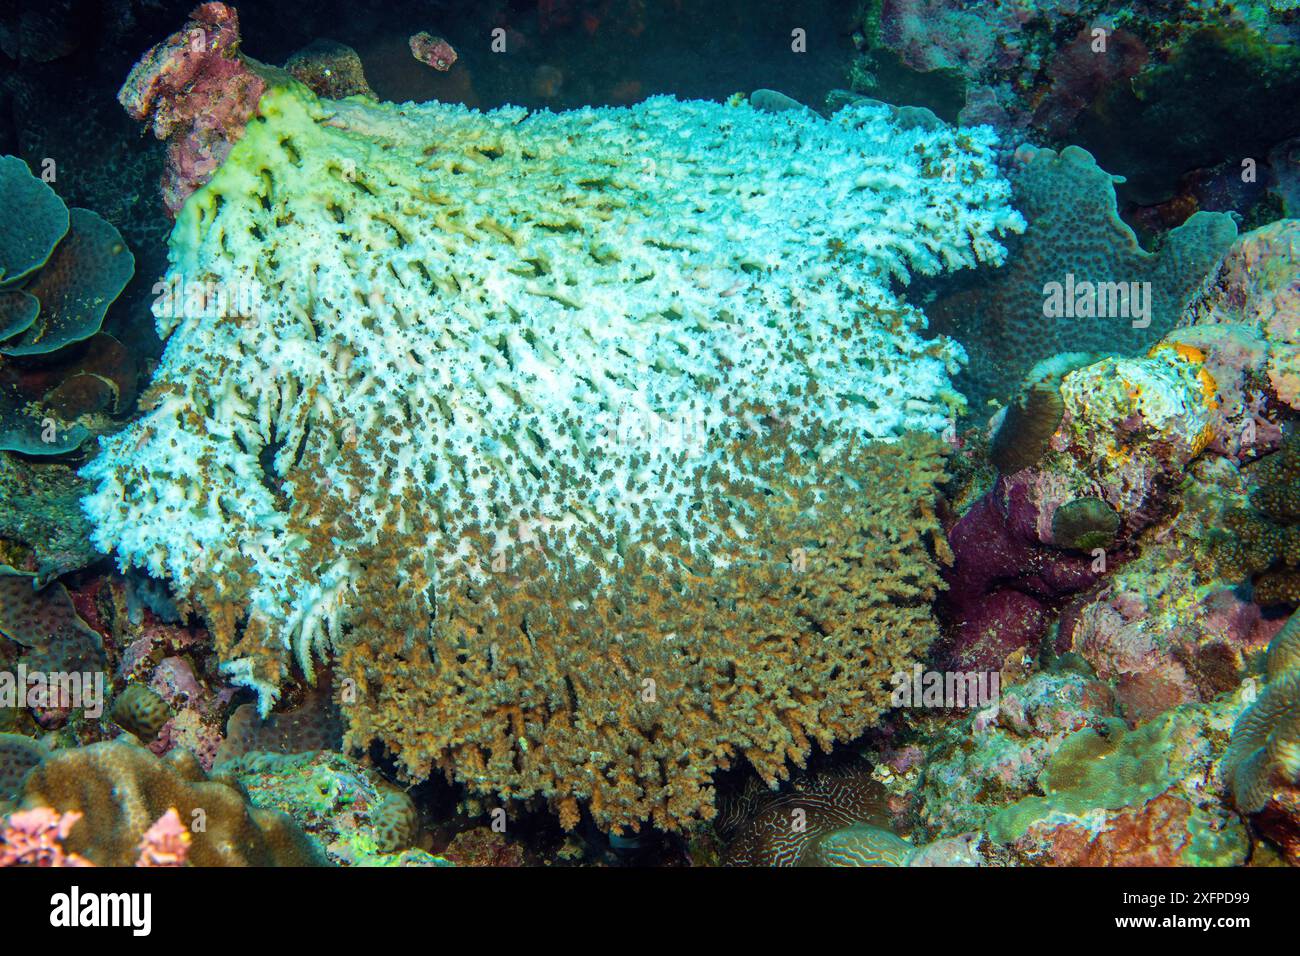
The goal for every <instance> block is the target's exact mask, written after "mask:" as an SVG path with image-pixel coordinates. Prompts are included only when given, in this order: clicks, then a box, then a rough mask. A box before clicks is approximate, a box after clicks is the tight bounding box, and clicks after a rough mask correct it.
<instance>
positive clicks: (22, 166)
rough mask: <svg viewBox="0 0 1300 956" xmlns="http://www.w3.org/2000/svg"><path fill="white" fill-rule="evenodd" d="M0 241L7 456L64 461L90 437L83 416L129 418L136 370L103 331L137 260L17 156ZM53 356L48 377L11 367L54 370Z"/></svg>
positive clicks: (6, 175)
mask: <svg viewBox="0 0 1300 956" xmlns="http://www.w3.org/2000/svg"><path fill="white" fill-rule="evenodd" d="M0 233H3V238H2V239H0V355H2V356H5V357H6V358H0V450H7V451H21V452H23V453H25V454H29V455H57V454H63V453H65V452H69V451H72V450H73V449H75V448H76V447H77V446H78V445H80V444H81V443H82V442H83V441H85V440H86V438H87V437H88V436H89V435H90V431H89V430H88V429H87V428H86V427H85V425H84V424H82V423H81V422H80V421H78V418H79V417H80V416H81V415H82V414H83V413H86V412H97V411H101V410H104V409H107V410H109V411H110V412H113V413H116V412H119V411H122V410H123V408H124V407H125V406H126V405H127V404H129V402H130V401H131V398H132V397H133V396H134V391H135V378H134V366H133V364H132V363H131V362H130V361H129V357H128V356H125V354H124V350H123V349H122V347H121V345H120V343H118V342H117V340H116V339H114V338H113V337H112V336H110V335H107V334H104V333H101V332H100V331H99V330H100V327H101V325H102V324H103V322H104V314H105V312H106V311H107V310H108V307H109V306H110V305H112V303H113V301H114V300H115V299H116V298H117V297H118V295H119V294H120V293H121V292H122V290H123V289H124V288H125V287H126V284H127V282H129V281H130V279H131V277H132V276H133V275H134V274H135V257H134V256H132V255H131V252H130V250H128V249H127V247H126V244H125V243H124V242H123V241H122V236H121V234H120V233H119V232H118V231H117V229H116V227H114V226H113V225H112V224H111V223H109V222H108V221H107V220H105V219H104V218H103V217H101V216H99V215H97V214H96V213H93V212H91V211H90V210H88V209H78V208H75V207H74V208H73V209H71V210H69V209H68V208H67V207H66V206H64V204H63V202H62V201H61V200H60V199H59V197H58V196H57V195H55V193H54V191H53V190H52V189H51V188H50V187H49V186H48V185H46V183H44V182H43V181H41V180H40V179H37V178H36V177H35V176H33V175H32V173H31V171H30V170H29V169H28V168H27V164H26V163H24V162H23V161H22V160H21V159H19V158H18V157H16V156H0ZM80 343H87V344H85V345H81V346H80V347H79V348H77V349H75V350H74V349H73V348H72V347H73V346H78V345H79V344H80ZM65 350H66V351H65ZM74 351H75V352H76V353H77V354H69V353H72V352H74ZM53 353H59V356H60V358H61V360H62V367H58V368H55V369H49V368H46V369H45V370H44V373H42V370H41V369H40V368H39V367H38V368H32V367H30V366H31V362H30V361H27V362H25V363H24V364H22V365H18V364H15V362H14V361H13V360H14V359H15V358H18V359H25V360H32V359H33V358H39V360H40V361H41V362H43V363H44V364H45V365H46V366H49V365H50V364H52V363H54V362H56V361H57V360H54V359H51V355H52V354H53ZM123 365H126V366H129V367H130V371H129V372H124V371H123V370H122V366H123Z"/></svg>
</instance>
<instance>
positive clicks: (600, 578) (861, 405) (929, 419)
mask: <svg viewBox="0 0 1300 956" xmlns="http://www.w3.org/2000/svg"><path fill="white" fill-rule="evenodd" d="M258 112H259V115H258V116H257V117H256V118H255V119H254V120H252V121H251V122H249V124H248V127H247V129H246V131H245V133H244V136H243V139H242V140H240V142H239V143H238V144H237V145H235V146H234V147H233V149H232V150H231V152H230V154H229V156H228V157H227V158H226V160H225V162H224V163H223V164H222V165H221V167H220V168H219V169H218V170H217V171H216V172H215V174H214V175H213V176H212V178H211V180H210V182H208V183H207V184H206V185H205V186H204V187H203V188H201V189H199V190H198V191H197V192H195V193H194V194H193V195H192V196H191V197H190V198H189V200H188V201H187V202H186V203H185V205H184V206H183V207H182V208H181V209H180V211H179V213H178V215H177V219H176V226H175V229H174V232H173V234H172V239H171V262H172V268H171V273H170V275H169V282H170V283H172V284H173V285H174V286H175V287H177V288H185V287H187V285H192V284H194V283H199V284H202V285H203V286H205V287H207V288H216V289H220V290H225V291H226V293H227V294H226V295H225V296H217V297H215V298H209V299H208V300H207V302H208V303H209V304H210V307H206V308H198V309H196V308H192V307H191V308H186V307H180V308H175V309H173V308H172V306H173V305H174V304H175V302H174V301H173V300H172V299H170V298H167V297H165V298H164V299H163V300H162V301H161V302H160V304H159V305H158V306H157V307H156V309H155V313H156V315H157V318H158V326H159V331H160V333H161V334H162V335H164V336H168V337H169V341H168V344H167V349H166V352H165V354H164V356H163V360H162V364H161V367H160V369H159V371H158V373H157V375H156V377H155V380H154V383H153V386H152V387H151V389H150V390H149V392H148V393H147V394H146V395H145V396H144V397H143V399H142V404H144V405H145V406H146V408H147V411H146V413H145V414H144V415H143V417H142V418H141V419H140V420H138V421H136V422H135V423H133V424H132V425H131V426H130V427H129V428H127V429H126V430H124V431H123V432H121V433H120V434H118V435H116V436H113V437H112V438H109V439H107V440H105V441H104V442H103V444H102V451H101V454H100V455H99V457H97V458H96V459H95V460H94V461H93V462H92V463H91V464H90V465H89V466H88V467H87V469H86V471H85V474H86V475H87V476H88V477H89V478H91V479H92V480H93V481H95V482H96V483H97V490H96V491H95V492H94V493H93V494H92V495H90V496H89V497H88V498H87V499H86V502H85V506H86V510H87V513H88V515H89V516H90V517H91V520H92V522H93V524H94V525H95V541H96V542H97V544H98V545H99V546H100V547H102V548H103V549H105V550H115V551H116V552H117V555H118V557H119V560H120V562H121V563H122V565H123V566H130V565H135V566H140V567H143V568H146V569H147V570H148V571H149V572H150V573H151V574H153V575H155V576H158V577H168V578H170V579H171V581H172V584H173V587H174V588H175V590H176V591H177V593H178V594H180V595H182V596H184V597H186V598H191V599H196V600H197V601H198V602H199V604H200V605H201V607H202V608H203V609H204V610H205V611H206V614H207V619H208V621H209V624H210V627H211V629H212V633H213V635H214V639H215V641H216V643H217V648H218V652H219V654H220V656H221V657H222V659H223V660H224V662H225V664H224V666H225V669H226V671H227V673H228V674H229V675H230V676H231V678H232V679H233V680H234V681H236V682H237V683H239V684H241V685H243V686H246V687H250V688H253V689H255V690H256V692H257V694H258V697H259V703H260V707H261V710H262V712H263V714H266V713H267V712H269V710H270V709H271V707H272V706H273V705H274V703H275V702H276V700H277V698H278V696H279V694H280V689H281V687H282V685H283V684H284V683H285V681H286V680H287V679H288V677H289V674H290V668H291V665H292V663H293V662H294V661H296V662H297V664H298V665H299V667H300V668H301V669H302V671H303V672H304V673H305V674H306V675H307V677H308V678H309V679H310V678H312V677H313V676H314V672H315V669H316V665H317V663H318V662H319V661H322V660H327V659H334V660H336V661H337V662H338V667H339V670H340V674H341V676H342V677H343V678H344V679H345V680H347V681H349V682H350V683H349V684H348V685H347V686H348V687H349V688H351V689H354V690H355V693H356V700H355V702H352V703H346V705H345V707H344V716H345V720H346V722H347V723H348V728H349V730H348V742H349V743H350V744H352V745H354V746H363V745H365V744H366V743H367V742H369V741H370V740H371V739H374V738H378V739H380V740H381V741H383V742H384V743H385V744H386V745H387V746H388V747H389V749H390V750H391V751H392V752H393V753H394V754H395V756H396V757H397V759H398V762H399V764H400V765H401V767H402V768H403V769H404V770H405V771H406V773H407V774H408V775H409V776H410V777H412V778H422V777H425V776H427V775H428V774H429V772H430V770H431V768H432V767H438V768H441V769H443V770H445V771H447V772H448V773H449V774H450V775H452V776H454V777H455V778H457V779H459V780H462V781H464V782H465V783H466V784H468V785H469V786H470V787H471V788H473V789H476V790H478V791H481V792H489V793H497V794H500V795H502V796H505V797H509V798H527V797H531V796H541V797H544V798H545V799H546V801H548V802H549V804H550V805H551V806H552V807H553V808H554V809H556V810H557V811H558V812H559V813H560V815H561V819H562V821H563V822H564V823H565V824H566V825H567V826H572V825H574V824H575V823H576V822H577V819H578V814H579V806H580V804H582V803H585V804H587V805H588V806H589V807H590V810H591V813H592V815H593V817H594V818H595V819H596V820H597V822H598V823H599V824H600V825H602V826H605V827H608V828H612V829H615V830H617V829H620V828H626V827H629V826H630V827H636V826H639V825H640V823H641V822H642V821H644V820H646V819H652V820H653V821H654V823H656V824H657V825H660V826H664V827H674V826H678V825H681V824H683V823H685V822H686V821H687V820H689V819H692V818H695V817H699V816H707V815H709V814H710V813H711V812H712V790H711V787H710V785H709V784H710V779H709V778H710V775H711V773H712V771H713V770H714V769H715V768H717V767H719V766H725V765H727V764H728V762H729V761H730V760H731V759H732V758H733V757H738V756H740V755H743V756H745V757H747V758H748V759H749V760H750V761H751V763H753V764H754V766H755V767H756V769H758V771H759V772H760V774H761V775H762V776H763V777H765V778H766V779H768V780H769V781H775V780H776V779H778V778H780V777H782V776H784V775H785V774H786V773H787V772H788V771H787V761H788V760H794V761H799V760H802V759H803V757H804V756H805V755H806V754H807V753H808V752H809V750H810V748H811V746H812V743H813V742H817V743H818V744H820V745H821V746H823V747H827V746H829V745H830V744H831V743H832V742H833V741H834V740H837V739H839V740H842V739H847V738H849V737H851V736H853V735H854V734H856V733H859V732H860V731H861V730H862V729H863V728H864V726H866V725H868V724H869V723H870V722H871V721H873V720H874V719H875V718H876V717H878V716H879V714H880V712H881V711H882V709H883V707H884V706H886V705H887V703H888V687H887V684H888V679H889V676H890V675H891V674H892V673H893V672H894V671H896V670H898V669H899V668H900V667H903V666H910V662H911V661H912V660H915V659H916V657H917V656H918V655H919V654H921V653H922V652H923V650H924V648H925V647H926V646H927V645H928V643H929V642H930V640H931V638H932V637H933V630H934V626H933V623H932V620H931V617H930V610H929V601H930V599H931V598H932V597H933V596H934V593H935V590H936V588H937V587H938V576H937V573H936V562H935V548H936V547H939V548H942V543H941V535H940V534H939V529H938V523H937V521H936V520H935V518H934V515H933V511H932V503H933V498H934V486H935V483H936V482H937V481H938V480H939V478H940V476H941V474H942V470H943V454H942V451H943V448H942V443H941V442H939V440H938V439H937V438H934V437H932V434H926V433H935V432H938V431H940V430H941V429H943V428H945V427H946V426H947V424H948V423H949V422H950V421H951V420H952V417H953V415H954V414H955V412H956V411H957V410H958V409H959V408H960V406H961V399H960V398H959V396H957V395H956V393H955V392H953V390H952V389H951V386H950V383H949V374H950V373H951V372H952V371H955V369H956V368H957V366H958V364H959V362H960V361H961V359H962V352H961V349H960V347H959V346H957V345H955V344H954V343H952V342H950V341H948V340H945V339H926V338H924V337H922V335H921V331H922V329H923V327H924V324H925V320H924V317H923V316H922V315H921V313H919V312H918V311H916V310H915V309H913V308H911V307H909V306H908V305H906V304H904V303H903V301H902V300H901V299H900V298H899V297H898V296H897V294H896V293H895V291H894V289H893V288H892V285H893V283H895V282H903V281H906V280H907V279H908V277H909V275H911V274H912V273H934V272H938V271H940V270H944V269H953V268H959V267H963V266H972V265H975V264H976V263H977V262H989V263H997V262H1000V261H1001V259H1002V256H1003V249H1002V246H1001V245H1000V244H999V241H998V239H999V237H1000V235H1001V234H1002V233H1004V232H1006V231H1008V230H1015V229H1018V228H1020V227H1021V225H1022V223H1021V220H1020V219H1019V217H1018V215H1017V214H1016V213H1015V212H1014V211H1013V210H1012V209H1010V208H1009V206H1008V205H1007V199H1008V186H1007V184H1006V183H1005V181H1003V180H1002V179H1000V178H999V177H998V175H997V172H996V168H995V165H994V163H993V162H992V158H991V146H992V141H991V133H989V131H987V130H976V131H960V132H958V131H953V130H948V129H928V130H923V129H918V128H910V129H905V128H902V127H901V126H899V125H897V124H896V123H895V122H894V121H893V119H892V113H891V111H890V110H889V109H888V108H885V107H869V106H868V107H855V108H850V109H846V110H844V111H842V112H840V113H839V114H837V115H836V116H835V117H834V118H833V119H831V120H829V121H828V120H824V119H822V118H820V117H817V116H815V115H811V114H801V113H795V112H791V113H783V114H779V115H772V114H767V113H761V112H758V111H755V110H752V109H750V108H748V107H746V106H735V107H728V106H723V105H720V104H714V103H707V102H681V101H677V100H674V99H671V98H665V97H657V98H653V99H650V100H647V101H645V102H643V103H641V104H639V105H637V106H635V107H632V108H629V109H583V110H579V111H574V112H570V113H561V114H553V113H546V112H543V113H536V114H531V115H530V114H528V113H526V112H525V111H524V110H521V109H513V108H506V109H502V110H497V111H494V112H490V113H479V112H477V111H473V110H469V109H466V108H464V107H461V106H456V105H444V104H435V103H430V104H420V105H416V104H409V103H408V104H405V105H392V104H375V103H371V102H367V101H364V100H360V99H353V100H348V101H345V102H334V101H326V100H320V99H317V98H316V97H315V96H314V95H313V94H312V93H311V92H310V91H309V90H307V89H306V88H305V87H303V86H301V85H299V84H297V83H294V82H292V81H290V80H288V79H287V78H286V79H285V80H284V81H282V82H281V83H279V84H277V85H274V86H272V87H271V88H270V89H269V90H268V92H267V93H266V94H265V95H263V96H262V98H261V100H260V104H259V107H258ZM214 302H215V304H212V303H214ZM223 302H224V303H225V304H226V305H227V306H228V308H223V307H222V303H223Z"/></svg>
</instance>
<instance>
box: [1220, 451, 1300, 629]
mask: <svg viewBox="0 0 1300 956" xmlns="http://www.w3.org/2000/svg"><path fill="white" fill-rule="evenodd" d="M1247 473H1248V476H1249V480H1250V482H1251V485H1252V487H1251V490H1250V493H1249V505H1248V506H1239V507H1233V508H1230V509H1228V510H1227V511H1226V512H1225V513H1224V515H1223V526H1222V528H1221V529H1216V530H1214V531H1212V532H1211V535H1212V540H1213V543H1214V546H1215V553H1216V554H1215V556H1216V559H1217V560H1218V562H1219V566H1220V567H1222V568H1223V569H1224V570H1225V573H1232V572H1235V573H1237V574H1240V575H1250V576H1253V584H1254V596H1255V600H1256V601H1258V602H1259V603H1261V604H1289V605H1296V604H1300V524H1297V519H1300V434H1297V433H1296V432H1292V433H1290V434H1289V435H1287V436H1286V438H1285V440H1284V441H1283V444H1282V447H1281V448H1280V449H1279V450H1278V451H1276V452H1274V453H1273V454H1271V455H1267V456H1265V457H1264V458H1263V459H1261V460H1260V461H1259V462H1258V463H1257V464H1255V465H1254V466H1252V467H1250V468H1249V469H1247Z"/></svg>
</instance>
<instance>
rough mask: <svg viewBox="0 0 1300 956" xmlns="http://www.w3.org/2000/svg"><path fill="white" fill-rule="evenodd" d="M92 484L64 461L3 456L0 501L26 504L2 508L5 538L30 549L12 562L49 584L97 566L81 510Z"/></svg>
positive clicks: (0, 531)
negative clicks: (82, 500) (54, 580)
mask: <svg viewBox="0 0 1300 956" xmlns="http://www.w3.org/2000/svg"><path fill="white" fill-rule="evenodd" d="M89 490H90V488H89V484H88V483H87V482H86V481H85V480H83V479H82V478H79V477H78V476H77V473H76V472H75V471H73V470H72V469H71V468H69V467H68V466H67V465H64V464H62V463H60V462H48V461H34V460H25V459H23V458H20V457H19V456H17V455H0V499H3V500H5V501H21V502H22V503H23V507H21V508H3V509H0V539H3V540H5V541H7V542H8V543H9V544H10V545H11V546H13V545H21V546H22V547H23V548H24V549H26V550H27V552H28V553H26V554H25V555H24V556H23V557H22V558H16V557H10V558H9V563H10V564H13V565H15V566H16V567H19V568H20V569H21V570H25V571H32V572H35V574H36V578H37V583H39V584H44V583H45V582H47V581H49V580H52V579H53V578H56V577H58V576H59V575H61V574H66V573H67V572H69V571H76V570H79V569H81V568H84V567H86V566H87V565H90V564H93V563H94V562H95V561H97V560H99V558H100V557H101V555H100V553H99V551H97V550H96V549H95V547H94V546H93V545H92V544H91V543H90V522H89V521H88V520H87V518H86V515H85V512H84V511H82V508H81V499H82V498H84V497H85V496H86V494H87V493H88V492H89Z"/></svg>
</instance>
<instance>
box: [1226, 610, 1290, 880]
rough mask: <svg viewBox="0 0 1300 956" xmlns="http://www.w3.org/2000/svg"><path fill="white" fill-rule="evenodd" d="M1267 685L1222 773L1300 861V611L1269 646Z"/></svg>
mask: <svg viewBox="0 0 1300 956" xmlns="http://www.w3.org/2000/svg"><path fill="white" fill-rule="evenodd" d="M1264 672H1265V677H1266V679H1267V684H1266V685H1265V686H1264V689H1263V690H1262V691H1260V692H1259V694H1258V696H1257V698H1256V699H1255V700H1254V701H1253V702H1252V703H1251V704H1250V706H1248V707H1247V708H1246V709H1245V711H1244V712H1243V713H1242V714H1241V716H1240V717H1239V718H1238V719H1237V723H1236V724H1235V725H1234V726H1233V728H1232V741H1231V744H1230V745H1229V747H1228V750H1227V753H1225V754H1224V757H1223V765H1222V774H1223V777H1224V779H1225V780H1227V781H1228V782H1229V784H1230V786H1231V788H1232V795H1233V800H1234V802H1235V803H1236V805H1237V808H1238V809H1239V810H1241V811H1242V812H1243V813H1247V814H1253V815H1254V821H1255V825H1256V826H1257V827H1258V828H1259V829H1260V830H1261V831H1262V832H1263V833H1264V834H1265V835H1266V836H1268V837H1269V838H1270V839H1271V840H1273V841H1274V842H1275V843H1276V844H1278V846H1280V847H1281V848H1282V850H1283V852H1284V853H1285V854H1286V857H1287V859H1288V860H1289V861H1290V862H1291V863H1292V864H1293V865H1300V812H1298V811H1300V613H1297V614H1293V615H1292V616H1291V618H1290V619H1289V620H1288V621H1287V623H1286V624H1285V625H1284V626H1283V627H1282V629H1281V630H1280V631H1278V633H1277V636H1276V637H1274V638H1273V641H1272V643H1270V644H1269V646H1268V653H1267V655H1266V657H1265V662H1264Z"/></svg>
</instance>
